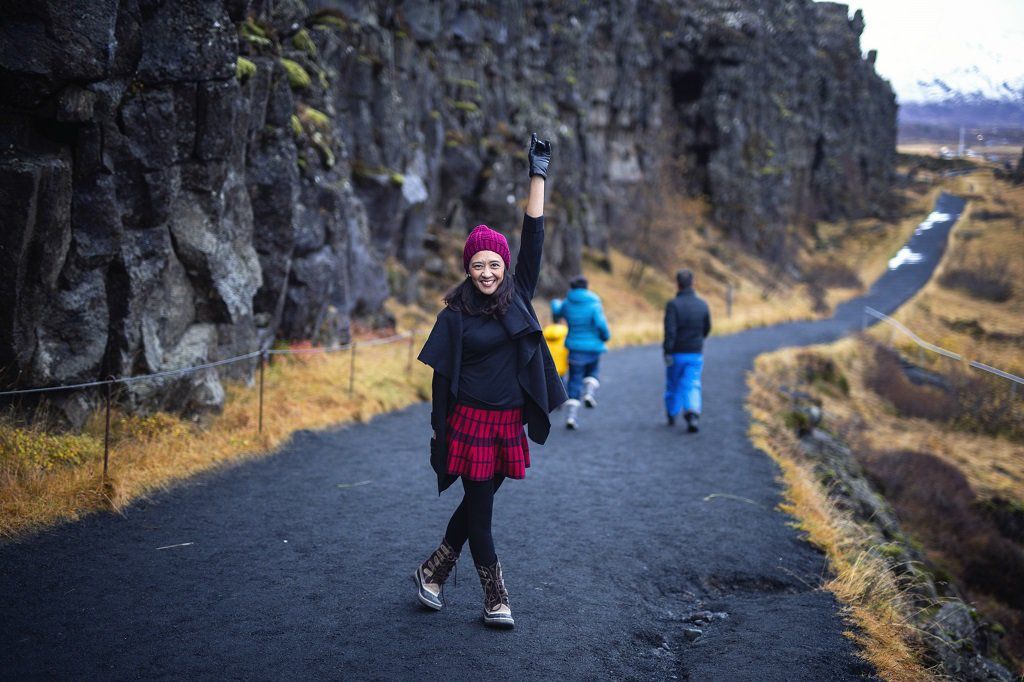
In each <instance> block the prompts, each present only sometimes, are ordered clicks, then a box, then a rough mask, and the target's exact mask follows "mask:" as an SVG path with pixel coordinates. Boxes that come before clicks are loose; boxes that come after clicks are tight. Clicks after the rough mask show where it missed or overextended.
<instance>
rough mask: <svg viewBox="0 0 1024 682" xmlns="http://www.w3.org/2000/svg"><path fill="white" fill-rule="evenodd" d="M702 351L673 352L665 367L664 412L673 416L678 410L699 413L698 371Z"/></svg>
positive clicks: (701, 362) (701, 366) (702, 360)
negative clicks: (669, 361)
mask: <svg viewBox="0 0 1024 682" xmlns="http://www.w3.org/2000/svg"><path fill="white" fill-rule="evenodd" d="M703 369H704V354H703V353H673V354H672V364H671V365H669V366H668V367H666V368H665V413H666V414H668V415H670V416H672V417H674V416H676V415H677V414H679V411H680V410H685V411H686V412H696V413H697V414H700V373H701V370H703Z"/></svg>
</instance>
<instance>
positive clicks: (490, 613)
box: [476, 561, 516, 628]
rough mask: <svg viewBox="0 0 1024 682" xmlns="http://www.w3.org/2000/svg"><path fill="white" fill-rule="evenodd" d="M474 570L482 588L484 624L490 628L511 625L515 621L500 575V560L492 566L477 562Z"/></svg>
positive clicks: (503, 581) (509, 626)
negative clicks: (477, 574) (478, 575)
mask: <svg viewBox="0 0 1024 682" xmlns="http://www.w3.org/2000/svg"><path fill="white" fill-rule="evenodd" d="M476 572H477V573H479V574H480V586H481V587H483V588H484V625H487V626H489V627H492V628H511V627H513V626H514V625H515V624H516V622H515V621H514V620H512V607H511V606H510V605H509V601H508V590H506V589H505V580H504V579H503V578H502V577H501V562H498V561H495V562H494V565H493V566H481V565H480V564H477V565H476Z"/></svg>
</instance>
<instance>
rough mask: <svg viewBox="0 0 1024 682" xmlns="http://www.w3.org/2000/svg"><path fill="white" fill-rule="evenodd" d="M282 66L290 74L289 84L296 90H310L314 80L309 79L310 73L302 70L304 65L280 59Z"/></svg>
mask: <svg viewBox="0 0 1024 682" xmlns="http://www.w3.org/2000/svg"><path fill="white" fill-rule="evenodd" d="M280 62H281V66H283V67H284V70H285V71H286V72H287V73H288V83H289V84H290V85H291V86H292V87H293V88H296V89H305V88H308V87H309V86H310V85H312V83H313V79H311V78H310V77H309V73H308V72H307V71H306V70H305V69H304V68H302V65H301V64H299V63H298V62H296V61H292V60H291V59H285V58H281V59H280Z"/></svg>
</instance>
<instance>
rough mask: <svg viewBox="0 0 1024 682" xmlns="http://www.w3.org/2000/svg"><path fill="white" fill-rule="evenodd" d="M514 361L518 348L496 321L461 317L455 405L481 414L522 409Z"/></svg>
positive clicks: (477, 317)
mask: <svg viewBox="0 0 1024 682" xmlns="http://www.w3.org/2000/svg"><path fill="white" fill-rule="evenodd" d="M473 293H475V294H479V292H477V291H476V290H474V292H473ZM517 360H518V347H517V345H516V343H515V341H513V340H512V337H510V336H509V334H508V331H506V330H505V326H504V325H502V324H501V322H499V321H498V320H497V318H495V317H491V316H490V315H467V314H465V313H463V314H462V380H461V381H460V382H459V398H458V401H459V402H460V403H462V404H463V405H468V406H469V407H481V408H483V409H485V410H511V409H513V408H516V407H522V406H523V389H522V387H521V386H520V385H519V377H518V372H517V370H518V366H517Z"/></svg>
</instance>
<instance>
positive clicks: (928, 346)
mask: <svg viewBox="0 0 1024 682" xmlns="http://www.w3.org/2000/svg"><path fill="white" fill-rule="evenodd" d="M864 315H865V324H864V325H863V326H864V327H867V316H871V317H873V318H875V319H876V320H879V321H881V322H885V323H886V324H888V325H890V326H891V327H893V328H894V329H896V330H898V331H900V332H902V333H903V334H905V335H906V336H907V337H909V338H910V340H911V341H913V342H914V343H915V344H917V346H918V348H921V349H923V350H928V351H931V352H933V353H936V354H938V355H942V356H944V357H947V358H949V359H951V360H955V361H957V362H966V363H967V364H968V365H969V366H971V367H973V368H975V369H980V370H982V371H983V372H988V373H989V374H994V375H995V376H997V377H1002V378H1003V379H1008V380H1009V381H1012V382H1013V383H1012V384H1011V387H1010V394H1011V396H1012V397H1016V395H1017V386H1018V385H1019V384H1024V378H1022V377H1019V376H1017V375H1016V374H1011V373H1010V372H1006V371H1004V370H1001V369H998V368H996V367H992V366H991V365H986V364H985V363H983V362H978V361H977V360H968V359H967V358H965V357H964V356H962V355H960V354H959V353H954V352H953V351H951V350H946V349H945V348H940V347H939V346H936V345H935V344H934V343H929V342H927V341H925V340H924V339H922V338H921V337H920V336H918V335H917V334H915V333H914V332H912V331H911V330H910V329H908V328H907V326H906V325H904V324H903V323H901V322H899V321H898V320H894V319H893V318H891V317H889V316H888V315H886V314H885V313H883V312H879V311H878V310H875V309H874V308H872V307H871V306H864Z"/></svg>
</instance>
